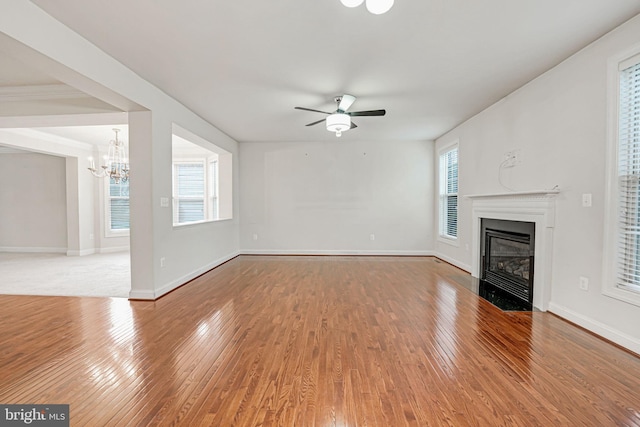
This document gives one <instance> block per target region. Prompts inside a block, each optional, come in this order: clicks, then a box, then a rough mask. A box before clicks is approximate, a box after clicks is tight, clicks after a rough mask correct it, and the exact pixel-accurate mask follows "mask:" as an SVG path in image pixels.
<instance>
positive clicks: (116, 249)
mask: <svg viewBox="0 0 640 427" xmlns="http://www.w3.org/2000/svg"><path fill="white" fill-rule="evenodd" d="M129 250H130V248H129V246H113V247H110V248H100V249H98V251H97V252H98V253H100V254H112V253H115V252H126V251H129Z"/></svg>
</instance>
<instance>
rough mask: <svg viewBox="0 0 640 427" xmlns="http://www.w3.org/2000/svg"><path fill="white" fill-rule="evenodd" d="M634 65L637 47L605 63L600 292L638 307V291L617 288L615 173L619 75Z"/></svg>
mask: <svg viewBox="0 0 640 427" xmlns="http://www.w3.org/2000/svg"><path fill="white" fill-rule="evenodd" d="M636 64H640V44H638V45H635V46H634V47H632V48H631V49H629V50H627V51H625V52H622V53H621V54H619V55H616V56H614V57H612V58H610V59H609V60H608V63H607V80H608V82H607V187H606V195H605V206H606V209H605V221H604V223H605V227H604V228H605V229H604V248H603V249H604V250H603V254H604V256H603V269H602V288H601V292H602V294H603V295H605V296H608V297H611V298H615V299H617V300H620V301H624V302H627V303H629V304H633V305H636V306H640V292H639V291H637V290H631V289H626V288H624V287H621V286H619V284H618V279H617V277H618V264H619V262H620V256H619V252H618V248H619V232H620V230H619V227H618V212H619V211H618V203H619V198H620V196H621V191H620V188H619V174H618V169H619V165H618V160H619V154H620V150H619V142H620V141H619V116H620V108H619V107H620V83H621V81H620V74H621V71H623V70H624V69H626V68H628V67H631V66H634V65H636Z"/></svg>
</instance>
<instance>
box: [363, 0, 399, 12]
mask: <svg viewBox="0 0 640 427" xmlns="http://www.w3.org/2000/svg"><path fill="white" fill-rule="evenodd" d="M393 1H394V0H367V10H368V11H369V12H371V13H373V14H374V15H382V14H383V13H387V12H388V11H389V9H391V7H392V6H393Z"/></svg>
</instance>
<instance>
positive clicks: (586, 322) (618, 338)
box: [549, 302, 640, 355]
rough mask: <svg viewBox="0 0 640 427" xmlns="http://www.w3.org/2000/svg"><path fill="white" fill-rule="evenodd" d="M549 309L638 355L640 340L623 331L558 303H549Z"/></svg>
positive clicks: (639, 353)
mask: <svg viewBox="0 0 640 427" xmlns="http://www.w3.org/2000/svg"><path fill="white" fill-rule="evenodd" d="M549 311H550V312H551V313H553V314H555V315H557V316H559V317H562V318H563V319H566V320H568V321H570V322H572V323H575V324H576V325H578V326H581V327H583V328H585V329H586V330H588V331H590V332H593V333H594V334H596V335H599V336H601V337H603V338H605V339H607V340H609V341H611V342H613V343H615V344H618V345H619V346H621V347H624V348H626V349H628V350H629V351H632V352H634V353H636V354H638V355H640V340H638V339H636V338H634V337H632V336H629V335H627V334H625V333H623V332H620V331H618V330H617V329H614V328H612V327H610V326H608V325H605V324H604V323H600V322H598V321H597V320H593V319H591V318H589V317H586V316H584V315H582V314H580V313H576V312H575V311H573V310H570V309H568V308H566V307H563V306H561V305H558V304H556V303H554V302H550V303H549Z"/></svg>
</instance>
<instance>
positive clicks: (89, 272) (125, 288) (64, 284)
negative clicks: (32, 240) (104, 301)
mask: <svg viewBox="0 0 640 427" xmlns="http://www.w3.org/2000/svg"><path fill="white" fill-rule="evenodd" d="M130 290H131V266H130V258H129V252H117V253H111V254H95V255H87V256H82V257H68V256H66V255H62V254H25V253H7V252H0V294H11V295H62V296H94V297H119V298H128V297H129V291H130Z"/></svg>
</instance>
